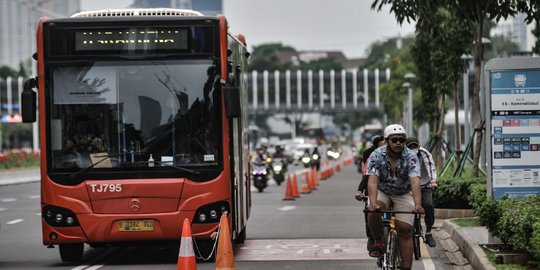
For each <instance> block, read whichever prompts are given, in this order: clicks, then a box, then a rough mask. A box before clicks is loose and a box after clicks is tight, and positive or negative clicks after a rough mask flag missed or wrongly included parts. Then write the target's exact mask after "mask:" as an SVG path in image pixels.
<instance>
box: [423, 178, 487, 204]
mask: <svg viewBox="0 0 540 270" xmlns="http://www.w3.org/2000/svg"><path fill="white" fill-rule="evenodd" d="M485 182H486V180H485V178H442V179H439V180H438V181H437V184H438V186H439V187H438V188H437V189H436V190H435V191H434V192H433V205H434V206H435V207H436V208H453V209H471V208H472V205H471V204H470V202H469V194H470V191H469V187H470V186H471V185H472V184H475V183H483V184H484V186H485Z"/></svg>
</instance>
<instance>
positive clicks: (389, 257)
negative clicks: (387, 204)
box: [385, 230, 398, 270]
mask: <svg viewBox="0 0 540 270" xmlns="http://www.w3.org/2000/svg"><path fill="white" fill-rule="evenodd" d="M386 246H387V250H386V253H385V256H386V269H388V270H394V269H396V267H397V256H398V239H397V232H396V231H394V230H391V231H390V232H388V242H387V243H386Z"/></svg>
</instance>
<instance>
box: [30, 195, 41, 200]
mask: <svg viewBox="0 0 540 270" xmlns="http://www.w3.org/2000/svg"><path fill="white" fill-rule="evenodd" d="M40 197H41V196H39V195H30V196H28V198H30V199H39V198H40Z"/></svg>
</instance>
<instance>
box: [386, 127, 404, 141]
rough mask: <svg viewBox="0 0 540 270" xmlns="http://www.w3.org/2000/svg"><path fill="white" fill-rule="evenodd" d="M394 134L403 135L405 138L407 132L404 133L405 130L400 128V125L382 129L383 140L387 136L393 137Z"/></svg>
mask: <svg viewBox="0 0 540 270" xmlns="http://www.w3.org/2000/svg"><path fill="white" fill-rule="evenodd" d="M394 134H403V135H405V136H407V132H406V131H405V128H404V127H403V126H401V125H398V124H392V125H389V126H387V127H386V128H385V129H384V138H385V139H386V138H388V136H390V135H394Z"/></svg>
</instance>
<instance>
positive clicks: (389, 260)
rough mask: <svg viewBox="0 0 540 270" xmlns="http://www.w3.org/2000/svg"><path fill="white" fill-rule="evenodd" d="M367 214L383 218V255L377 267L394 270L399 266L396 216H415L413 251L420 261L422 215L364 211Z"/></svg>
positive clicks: (405, 212) (401, 212)
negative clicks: (378, 215) (376, 214)
mask: <svg viewBox="0 0 540 270" xmlns="http://www.w3.org/2000/svg"><path fill="white" fill-rule="evenodd" d="M364 212H366V213H373V214H375V213H378V214H381V215H382V218H383V253H382V256H380V257H379V258H378V259H377V266H378V267H379V268H382V269H384V270H394V269H397V266H398V264H399V263H398V237H397V231H396V215H395V214H413V215H415V217H414V224H413V250H414V252H413V253H414V254H415V259H416V260H418V259H420V256H421V254H420V237H422V238H423V236H422V228H421V225H420V216H421V215H420V214H419V213H416V212H408V211H394V210H379V211H377V212H370V211H368V210H367V209H364Z"/></svg>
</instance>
